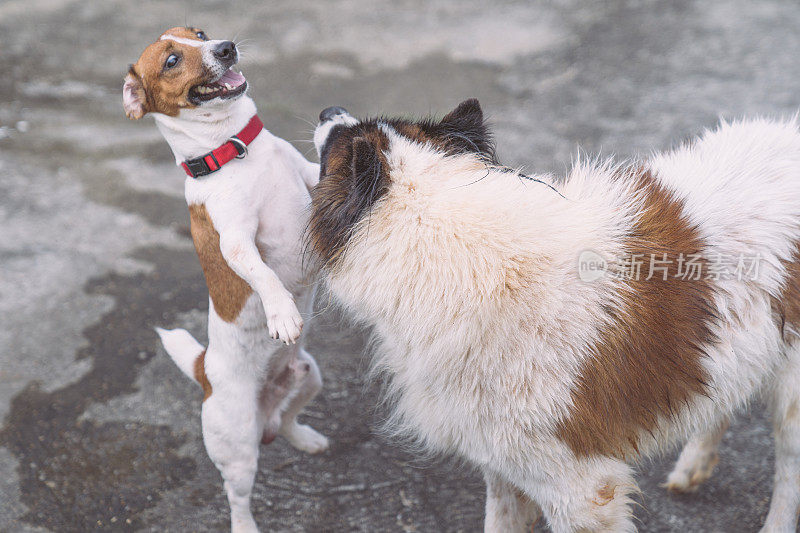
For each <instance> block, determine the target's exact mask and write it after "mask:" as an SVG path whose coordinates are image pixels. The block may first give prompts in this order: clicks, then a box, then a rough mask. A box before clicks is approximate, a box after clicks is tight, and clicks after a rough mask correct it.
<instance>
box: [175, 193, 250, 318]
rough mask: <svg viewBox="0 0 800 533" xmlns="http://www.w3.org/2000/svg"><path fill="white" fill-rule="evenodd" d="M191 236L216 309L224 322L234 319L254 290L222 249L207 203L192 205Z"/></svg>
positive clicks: (190, 207) (190, 216)
mask: <svg viewBox="0 0 800 533" xmlns="http://www.w3.org/2000/svg"><path fill="white" fill-rule="evenodd" d="M189 219H190V221H191V232H192V239H193V240H194V247H195V250H197V256H198V257H199V258H200V265H201V266H202V267H203V274H205V277H206V285H207V286H208V293H209V294H210V295H211V301H212V302H214V310H215V311H216V312H217V314H218V315H219V317H220V318H221V319H222V320H224V321H225V322H233V321H235V320H236V318H237V317H238V316H239V313H240V312H241V311H242V308H243V307H244V304H245V302H246V301H247V299H248V298H249V297H250V295H251V294H252V293H253V289H252V288H251V287H250V285H248V284H247V282H246V281H244V280H243V279H242V278H240V277H239V276H238V275H237V274H236V272H234V271H233V270H232V269H231V267H230V266H228V263H227V262H226V261H225V258H224V257H222V252H221V251H220V248H219V233H217V230H216V229H214V224H213V222H212V221H211V218H210V217H209V216H208V211H206V206H205V205H202V204H201V205H190V206H189Z"/></svg>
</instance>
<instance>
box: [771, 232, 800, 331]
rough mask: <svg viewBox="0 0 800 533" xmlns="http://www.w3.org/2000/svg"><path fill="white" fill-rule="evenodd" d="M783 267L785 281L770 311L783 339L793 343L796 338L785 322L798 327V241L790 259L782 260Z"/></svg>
mask: <svg viewBox="0 0 800 533" xmlns="http://www.w3.org/2000/svg"><path fill="white" fill-rule="evenodd" d="M783 267H784V268H785V269H786V276H785V283H784V285H783V289H782V290H781V294H780V297H778V298H773V299H772V312H773V315H774V316H775V321H776V322H777V323H778V326H779V327H780V329H781V334H782V335H783V340H784V341H786V342H789V343H793V342H797V340H798V338H797V336H796V335H793V334H791V333H789V331H787V329H786V324H787V323H788V324H789V325H790V326H792V327H793V328H794V329H795V330H798V328H800V243H797V244H796V245H795V252H794V257H793V258H792V260H791V261H784V263H783Z"/></svg>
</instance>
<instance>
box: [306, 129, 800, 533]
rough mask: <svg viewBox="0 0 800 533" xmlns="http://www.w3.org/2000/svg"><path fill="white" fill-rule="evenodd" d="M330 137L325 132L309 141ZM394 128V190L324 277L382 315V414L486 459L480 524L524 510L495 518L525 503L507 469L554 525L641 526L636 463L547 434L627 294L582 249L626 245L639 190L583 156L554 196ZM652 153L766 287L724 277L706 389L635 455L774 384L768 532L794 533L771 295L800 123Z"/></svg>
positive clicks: (795, 424)
mask: <svg viewBox="0 0 800 533" xmlns="http://www.w3.org/2000/svg"><path fill="white" fill-rule="evenodd" d="M339 120H341V121H342V122H341V123H344V121H343V120H342V119H339ZM332 122H335V120H334V121H332ZM326 126H327V131H330V129H331V125H330V124H326ZM327 131H326V132H323V133H320V134H319V135H315V142H316V145H317V147H318V149H320V148H321V147H322V146H323V144H324V141H325V137H326V136H327ZM384 131H387V132H388V134H389V138H390V147H389V149H388V150H387V151H386V152H385V155H386V158H387V160H388V166H389V167H390V168H391V173H390V178H391V185H390V189H389V191H388V192H387V194H386V195H385V196H384V197H382V198H381V199H380V200H378V202H376V204H375V205H374V206H373V208H372V210H371V212H370V215H369V217H366V218H365V219H364V220H362V221H361V222H360V223H359V224H358V225H357V227H356V228H355V230H354V232H353V234H352V237H351V238H350V240H349V242H348V246H347V249H346V251H345V252H344V254H343V255H342V256H341V258H339V259H338V260H337V262H336V264H335V266H334V268H332V269H331V270H330V271H329V272H328V273H327V282H328V286H329V288H330V290H331V291H332V292H333V294H334V295H335V296H336V297H337V298H338V299H339V300H340V301H341V303H342V304H343V305H344V306H345V307H346V309H347V310H349V311H350V312H351V313H352V315H353V316H355V317H356V318H357V319H358V320H360V321H361V322H363V323H367V324H370V325H372V326H374V332H375V336H376V350H375V352H376V357H375V366H376V368H377V369H378V370H382V371H385V372H387V373H388V374H389V375H390V376H391V377H392V379H391V382H390V386H389V394H390V396H391V397H392V398H393V399H394V400H395V412H394V415H393V418H392V420H391V426H392V427H393V428H394V429H395V430H396V431H397V432H398V433H401V434H405V435H409V436H411V437H412V438H414V439H415V440H416V441H417V442H418V443H420V444H421V445H424V447H425V448H427V449H429V450H433V451H437V452H447V453H456V454H458V455H460V456H461V457H463V458H466V459H468V460H469V461H470V462H472V463H473V464H476V465H477V466H479V467H481V468H483V469H484V471H485V472H487V474H486V475H487V479H491V480H492V482H491V483H490V484H489V502H487V512H489V514H490V516H487V521H486V527H487V531H504V530H505V531H510V530H511V526H510V525H508V524H522V523H524V522H525V520H524V518H525V517H524V516H522V515H520V516H519V517H517V519H515V520H516V521H515V520H510V521H509V519H508V517H507V516H505V517H504V516H499V515H498V514H497V511H496V510H497V509H509V508H513V507H515V505H514V504H513V499H511V496H509V494H510V492H509V490H502V486H503V485H502V483H503V482H505V483H508V484H510V485H511V486H513V487H516V488H517V489H519V490H521V491H523V492H524V494H525V495H527V497H529V498H530V499H531V500H533V501H535V502H536V503H537V504H538V505H539V506H540V507H541V509H542V511H543V513H544V516H545V517H546V518H547V520H548V521H549V523H550V527H551V528H552V530H553V531H555V532H559V533H560V532H568V531H583V530H586V531H633V530H634V529H635V526H634V524H633V521H632V518H631V515H630V509H629V502H630V498H629V494H630V493H632V492H635V491H636V490H637V489H636V485H635V481H634V480H633V477H632V472H631V469H630V467H628V466H627V465H626V464H624V463H622V462H621V461H618V460H616V459H613V458H610V457H602V456H594V457H588V458H578V457H576V456H575V455H574V453H573V452H572V451H571V450H570V449H569V448H568V447H567V446H566V444H565V443H563V442H562V441H560V440H559V439H557V438H556V437H555V431H554V428H555V427H556V424H557V423H558V422H559V421H560V420H562V419H563V418H564V417H565V416H566V415H567V413H568V411H569V409H570V407H571V394H570V393H571V391H572V389H573V387H574V385H575V378H576V377H577V376H578V375H579V373H580V369H581V367H582V365H583V364H584V362H585V361H586V358H587V357H589V355H590V353H591V352H590V351H589V350H588V349H587V347H588V346H591V345H592V344H593V343H594V342H595V341H596V340H597V338H598V334H599V332H600V331H601V330H602V328H603V326H604V325H605V324H604V323H603V322H601V319H599V318H598V317H603V316H607V313H603V312H602V306H616V305H618V304H619V302H618V301H617V298H618V297H617V296H615V294H618V293H617V290H618V289H619V286H618V285H617V284H618V283H619V282H618V281H616V280H614V279H612V278H610V277H603V278H601V279H599V280H596V281H594V282H591V283H582V282H580V281H579V280H578V279H577V258H578V257H579V255H580V253H581V252H582V251H584V250H593V251H595V252H597V253H599V254H600V255H602V256H604V257H617V256H619V255H620V254H619V251H620V250H621V246H622V242H623V240H624V238H625V236H626V234H627V233H628V232H629V231H630V229H631V225H632V223H633V221H634V220H635V219H636V217H637V216H638V214H639V212H640V211H639V209H640V206H641V201H642V198H641V192H640V191H637V190H635V189H634V188H633V185H632V183H633V182H632V181H628V182H626V181H624V180H617V179H614V178H613V175H614V173H615V168H614V167H611V166H609V165H608V164H602V163H598V162H584V163H579V164H578V165H577V166H576V167H575V168H574V169H573V170H572V172H571V173H570V176H569V177H568V179H567V181H566V182H565V184H564V185H563V186H561V187H560V192H561V193H562V194H563V197H562V196H560V195H559V194H557V193H556V192H554V191H552V190H551V189H550V188H549V187H547V186H546V185H544V184H541V183H536V182H532V181H528V180H524V179H522V178H517V177H515V176H514V175H513V174H509V173H508V172H503V171H501V170H499V169H492V168H487V166H486V165H485V164H483V163H482V162H481V161H479V160H478V159H477V158H475V157H473V156H470V155H458V156H444V155H443V154H441V153H439V152H437V151H436V149H435V147H433V146H430V145H426V146H421V145H419V144H417V143H414V142H412V141H409V140H408V139H406V138H404V137H402V136H400V135H398V134H396V133H394V132H392V131H391V128H389V127H388V126H384ZM318 133H319V132H318ZM649 166H650V167H651V169H652V170H653V171H654V173H655V174H656V175H657V176H658V179H659V180H660V181H661V183H662V184H663V186H664V187H665V188H667V189H668V190H670V191H673V192H674V193H675V194H676V195H677V196H678V197H679V198H681V199H683V200H684V202H685V206H686V207H685V213H684V215H685V216H686V217H688V218H689V220H691V221H692V222H694V223H696V224H697V225H698V226H699V228H700V232H701V235H702V237H703V239H704V240H705V242H706V243H708V244H709V247H710V249H711V251H712V253H714V252H716V253H722V254H727V255H734V256H738V255H739V254H759V255H760V256H761V258H762V259H763V260H764V262H765V263H766V264H765V265H764V270H763V271H762V272H760V275H759V277H758V279H756V280H747V279H745V280H736V279H729V280H722V281H719V282H714V283H715V288H716V289H717V293H716V294H717V296H716V298H715V301H714V307H715V309H716V311H717V312H718V313H719V314H720V316H721V317H722V318H721V321H720V322H719V324H717V325H716V327H715V331H714V332H715V333H716V334H717V335H718V336H719V339H720V341H719V343H718V344H715V345H710V346H707V347H706V351H707V352H708V357H707V358H705V359H704V363H703V364H704V365H705V367H706V369H707V371H708V375H709V376H710V381H711V383H710V385H711V386H710V387H709V396H708V397H704V396H700V397H698V398H695V399H693V400H692V401H691V402H690V405H688V406H684V408H682V409H679V410H678V412H677V415H676V416H675V417H674V418H670V419H666V418H664V419H661V420H659V425H658V427H657V428H656V430H655V431H654V433H653V435H652V436H651V435H649V434H644V435H642V436H641V438H642V444H641V446H640V450H641V451H642V453H643V454H644V455H648V454H650V453H653V452H655V451H657V450H660V449H663V448H664V447H666V446H668V445H670V444H671V443H673V442H676V441H679V440H685V439H687V438H689V437H690V436H691V435H693V434H696V433H698V432H707V431H709V430H710V428H711V429H713V428H720V427H721V425H723V424H724V423H725V421H726V420H727V419H728V417H730V416H731V415H732V414H733V413H734V412H735V411H736V410H737V409H739V408H740V407H741V406H742V405H744V404H745V403H746V402H747V401H748V400H749V399H751V398H752V397H754V396H756V395H757V394H758V393H759V392H760V391H762V390H764V391H766V392H767V395H768V396H771V397H772V398H773V401H772V403H773V406H774V407H773V410H774V412H775V416H776V424H777V429H776V437H777V442H778V450H779V452H778V460H777V465H776V468H777V471H776V487H775V496H774V498H773V505H772V507H771V510H770V514H769V516H768V518H767V522H766V525H765V529H764V531H769V532H777V531H781V532H789V531H794V528H795V524H796V519H797V514H796V513H797V510H798V508H800V476H798V471H800V414H795V413H797V412H798V411H800V409H792V405H795V406H796V405H797V404H798V402H800V387H798V385H797V384H798V383H800V350H798V349H796V348H792V347H790V346H789V345H788V344H786V343H785V342H784V341H783V339H782V337H781V334H780V331H779V329H778V327H777V326H776V322H775V320H774V319H773V317H772V310H771V306H770V297H771V296H773V297H779V295H780V292H781V287H782V285H783V283H784V281H785V279H786V272H785V270H784V268H783V266H781V263H780V261H781V260H790V259H792V253H793V251H794V250H795V248H794V247H795V246H796V243H797V242H798V240H800V133H798V128H797V124H796V123H795V122H794V121H791V122H772V121H767V120H754V121H748V122H742V123H736V124H723V125H722V126H720V128H719V129H718V130H715V131H713V132H707V133H706V134H705V135H704V136H703V137H702V138H701V139H699V140H697V142H695V143H694V144H693V145H691V146H687V147H683V148H681V149H679V150H676V151H674V152H670V153H667V154H661V155H656V156H655V157H654V158H653V160H652V162H651V163H649ZM541 179H542V180H543V181H546V182H547V181H548V178H547V177H546V176H542V177H541ZM512 289H513V290H512ZM564 317H569V320H564ZM776 376H777V378H776ZM790 383H791V385H790ZM719 436H721V430H719V434H718V435H717V434H715V435H713V436H712V437H703V436H698V437H697V438H696V439H695V441H701V444H700V445H696V444H695V445H694V446H695V447H696V448H698V450H695V451H693V450H692V449H689V450H687V452H686V454H685V455H686V457H683V456H682V462H679V465H678V467H677V469H678V473H676V474H675V476H671V478H670V479H671V481H674V480H675V478H676V477H678V476H681V475H684V474H683V473H681V472H683V471H687V472H694V471H701V470H705V471H708V472H707V474H709V475H710V468H711V466H710V462H711V461H710V459H709V458H708V457H705V456H708V455H709V454H713V451H712V448H715V447H716V442H717V441H718V440H719ZM698 454H701V455H703V454H704V457H703V458H698V457H697V455H698ZM692 456H695V457H692ZM686 475H688V474H686ZM703 475H705V474H703ZM701 477H702V476H701ZM498 480H499V481H498ZM498 484H499V485H500V487H501V489H497V485H498ZM684 484H685V483H684ZM604 487H614V491H613V493H614V497H613V498H612V499H611V500H610V501H607V502H606V501H603V502H600V503H598V502H597V498H598V494H602V493H603V488H604ZM493 494H494V496H493ZM498 494H499V496H498ZM509 501H511V502H512V503H511V504H509V503H508V502H509ZM503 502H506V503H505V504H504V503H503ZM520 509H521V507H520ZM520 512H523V511H520ZM525 512H526V513H527V512H528V511H525ZM497 524H506V526H499V525H497ZM514 527H517V526H514ZM520 530H521V529H520Z"/></svg>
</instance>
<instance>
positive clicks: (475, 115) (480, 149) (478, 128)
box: [438, 98, 497, 163]
mask: <svg viewBox="0 0 800 533" xmlns="http://www.w3.org/2000/svg"><path fill="white" fill-rule="evenodd" d="M438 128H439V130H440V132H441V134H442V136H443V137H444V138H445V139H446V140H447V145H448V146H449V147H451V148H454V149H456V150H457V151H460V152H474V153H477V154H479V155H481V156H482V157H483V158H485V159H487V160H489V161H491V162H493V163H497V160H496V157H495V152H494V142H493V141H492V134H491V133H490V132H489V128H487V127H486V123H485V122H484V120H483V110H482V109H481V104H480V103H478V100H477V99H475V98H470V99H469V100H464V101H463V102H461V103H460V104H458V106H457V107H456V108H455V109H453V110H452V111H450V112H449V113H448V114H446V115H445V116H444V118H443V119H442V121H441V122H440V123H439V126H438Z"/></svg>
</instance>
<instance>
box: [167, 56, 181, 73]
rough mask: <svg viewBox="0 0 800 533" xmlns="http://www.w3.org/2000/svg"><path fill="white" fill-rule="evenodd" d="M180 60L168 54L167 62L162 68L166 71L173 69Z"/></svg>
mask: <svg viewBox="0 0 800 533" xmlns="http://www.w3.org/2000/svg"><path fill="white" fill-rule="evenodd" d="M180 60H181V58H180V57H178V56H177V55H175V54H170V56H169V57H168V58H167V60H166V61H165V62H164V68H165V69H167V68H172V67H174V66H175V65H177V64H178V61H180Z"/></svg>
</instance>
